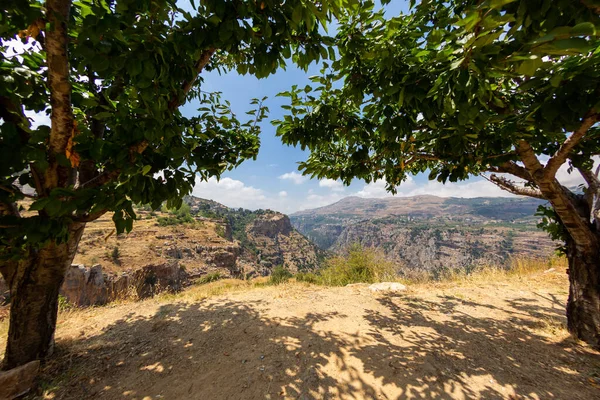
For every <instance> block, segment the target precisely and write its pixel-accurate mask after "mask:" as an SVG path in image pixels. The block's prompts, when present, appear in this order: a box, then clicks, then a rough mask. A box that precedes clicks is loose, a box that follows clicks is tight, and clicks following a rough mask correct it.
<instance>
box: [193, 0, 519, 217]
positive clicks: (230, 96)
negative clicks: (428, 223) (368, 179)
mask: <svg viewBox="0 0 600 400" xmlns="http://www.w3.org/2000/svg"><path fill="white" fill-rule="evenodd" d="M407 10H408V2H407V1H403V0H402V1H398V0H395V1H392V2H391V4H390V5H389V6H388V7H387V9H386V14H387V15H397V14H398V13H400V12H407ZM318 70H319V68H318V66H314V67H312V68H311V69H310V70H309V72H308V73H305V72H304V71H302V70H299V69H298V68H295V67H294V66H293V65H290V66H289V67H288V68H287V70H285V71H280V72H278V73H276V74H275V75H272V76H270V77H269V78H266V79H261V80H259V79H256V78H254V77H251V76H240V75H238V74H237V73H235V72H230V73H226V74H222V75H219V74H218V73H216V72H213V73H208V74H204V75H203V78H204V82H203V85H202V90H205V91H220V92H222V93H223V98H224V99H227V100H229V101H230V102H231V106H232V110H233V112H234V113H236V114H237V115H238V116H240V117H241V116H245V115H244V113H245V112H246V111H247V110H249V109H251V106H250V100H251V99H252V98H262V97H263V96H267V97H268V99H267V101H266V102H265V105H267V106H268V107H269V109H270V113H269V118H268V119H267V120H265V121H264V122H263V123H262V124H261V128H262V134H261V148H260V152H259V155H258V158H257V160H256V161H252V160H250V161H246V162H244V163H243V164H242V165H241V166H240V167H238V168H237V169H235V170H233V171H230V172H227V173H225V174H224V175H223V178H222V179H221V181H219V182H217V181H216V180H211V181H209V182H207V183H206V182H198V183H197V185H196V188H195V189H194V194H195V195H196V196H199V197H203V198H209V199H212V200H215V201H218V202H220V203H223V204H225V205H227V206H230V207H244V208H250V209H256V208H271V209H275V210H278V211H282V212H286V213H290V212H294V211H297V210H300V209H306V208H314V207H319V206H323V205H327V204H331V203H333V202H336V201H338V200H340V199H341V198H343V197H346V196H350V195H355V196H362V197H384V196H387V195H389V194H388V193H386V191H385V189H384V186H385V183H384V182H377V183H372V184H370V185H366V184H365V183H364V182H362V181H359V180H357V181H354V182H353V183H352V185H350V186H349V187H344V186H343V185H342V184H341V183H340V182H335V181H331V180H322V181H319V180H316V179H313V180H310V179H309V178H308V177H303V176H302V175H301V173H300V172H299V171H298V162H299V161H303V160H305V159H306V157H307V156H308V152H307V151H302V150H300V149H299V148H295V147H291V146H285V145H283V144H282V143H281V141H280V140H279V138H277V137H276V136H275V128H274V127H273V126H272V125H271V124H270V121H271V120H273V119H280V118H281V117H282V115H283V112H284V110H282V109H281V105H283V104H285V102H286V101H287V99H285V98H280V97H276V95H277V93H280V92H282V91H285V90H289V88H290V87H291V85H294V84H296V85H299V86H301V87H302V86H304V85H306V84H310V83H311V82H310V81H309V79H308V77H309V76H311V75H316V74H318ZM196 107H197V104H194V103H191V104H188V105H186V106H184V108H183V113H184V114H185V115H193V113H194V112H195V109H196ZM399 192H400V193H399V195H401V196H409V195H417V194H436V195H439V196H457V197H476V196H508V195H509V194H508V193H506V192H502V191H501V190H500V189H498V188H496V187H495V186H494V185H492V184H490V183H489V182H487V181H485V180H482V179H481V178H478V179H473V180H471V181H468V182H465V183H460V184H448V185H445V186H443V185H441V184H439V183H437V182H428V181H427V177H426V176H417V177H414V178H413V179H411V180H409V181H407V182H405V184H403V185H402V187H400V188H399Z"/></svg>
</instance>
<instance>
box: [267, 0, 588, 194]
mask: <svg viewBox="0 0 600 400" xmlns="http://www.w3.org/2000/svg"><path fill="white" fill-rule="evenodd" d="M383 3H388V1H384V2H383ZM412 3H413V4H412V11H411V13H410V14H409V15H400V16H397V17H393V18H386V17H385V16H384V13H383V10H380V11H376V10H375V7H374V3H373V2H372V1H368V2H365V4H364V6H363V7H361V8H360V9H358V10H355V11H354V12H352V13H350V14H349V15H347V16H345V17H344V18H342V20H341V23H340V27H339V31H338V34H337V37H336V44H337V49H338V51H339V57H338V59H337V60H336V61H334V62H333V63H331V64H330V65H327V64H326V66H325V68H324V69H323V71H322V74H321V75H320V76H315V77H313V78H312V81H313V82H314V83H315V84H316V87H315V88H312V87H306V88H298V87H296V86H295V87H293V89H292V90H291V91H289V92H286V93H283V94H282V95H283V96H287V97H289V98H290V100H291V105H290V106H289V107H288V110H289V115H286V116H285V118H284V119H283V120H281V121H275V124H276V125H277V126H278V135H280V136H281V137H282V140H283V141H284V142H285V143H287V144H294V145H300V146H302V148H309V149H310V150H311V155H310V157H309V158H308V160H307V161H305V162H303V163H301V164H300V169H302V170H303V171H304V172H305V173H306V174H311V175H313V176H317V177H320V178H321V177H328V178H334V179H342V180H343V181H344V182H345V183H347V184H348V183H349V182H350V181H351V179H353V178H355V177H358V178H363V179H365V180H366V181H367V182H369V181H372V180H377V179H385V180H386V181H387V183H388V189H390V190H394V187H395V186H396V185H398V184H400V183H401V182H402V181H403V180H404V179H406V176H407V175H408V174H415V173H419V172H425V171H429V173H430V175H429V177H430V179H437V180H439V181H441V182H446V181H448V180H449V181H457V180H461V179H466V178H467V177H468V176H470V175H473V174H479V173H481V172H484V171H492V172H505V173H506V172H509V173H513V174H515V173H518V175H517V176H518V177H519V179H522V180H525V181H526V182H527V184H528V185H529V186H530V187H532V188H533V189H536V190H532V191H531V192H530V193H529V194H536V195H537V194H538V192H537V188H538V185H537V184H536V183H535V182H534V179H531V176H530V174H528V173H525V172H524V171H523V170H522V169H521V168H514V167H515V165H516V163H517V162H520V161H522V154H521V155H520V154H519V151H518V149H517V147H518V146H517V145H518V144H519V143H520V141H523V140H524V141H526V142H527V143H528V144H529V146H530V147H531V148H532V150H533V152H534V153H535V155H536V156H537V157H538V158H540V159H541V160H544V158H548V157H551V156H553V155H554V154H555V153H556V152H557V151H558V150H559V148H560V147H561V145H562V144H563V143H564V142H565V141H566V139H567V137H569V136H570V135H571V133H572V132H574V131H577V130H578V129H580V128H582V125H583V124H584V123H586V121H587V126H586V127H585V128H589V129H586V132H585V138H583V139H582V140H581V141H579V142H578V143H577V145H576V146H575V147H574V148H573V149H570V151H569V154H568V160H569V162H570V163H571V165H572V166H573V167H580V168H583V169H586V170H589V169H590V168H591V167H592V164H593V161H592V157H593V156H594V155H595V154H598V153H600V141H599V140H598V133H599V131H598V128H597V127H596V126H592V125H593V124H595V122H596V121H597V113H598V111H599V109H600V102H599V96H598V95H599V82H600V79H599V74H600V69H599V68H598V65H599V61H600V48H599V47H598V44H599V42H598V31H597V29H598V27H599V24H600V19H599V17H598V13H597V12H598V8H597V7H596V8H595V7H593V6H591V5H589V4H588V3H591V2H587V1H571V0H532V1H515V0H487V1H437V0H424V1H422V2H420V3H419V4H418V5H416V6H415V5H414V1H413V2H412ZM586 118H587V120H586ZM557 161H558V160H557ZM519 165H520V164H519ZM509 166H510V167H511V168H510V169H511V170H510V171H509V170H508V169H509ZM554 172H556V171H554ZM504 183H506V184H507V185H508V184H510V182H508V181H505V182H504ZM503 188H506V187H503ZM521 194H527V193H521Z"/></svg>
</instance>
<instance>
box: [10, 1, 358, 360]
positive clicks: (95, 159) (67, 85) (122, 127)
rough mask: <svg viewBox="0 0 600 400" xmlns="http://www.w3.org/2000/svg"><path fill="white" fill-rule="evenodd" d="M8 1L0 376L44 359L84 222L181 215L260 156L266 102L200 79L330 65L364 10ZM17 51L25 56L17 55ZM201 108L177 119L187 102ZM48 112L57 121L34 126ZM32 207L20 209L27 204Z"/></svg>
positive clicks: (325, 4) (125, 226) (121, 227)
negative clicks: (335, 21) (332, 31)
mask: <svg viewBox="0 0 600 400" xmlns="http://www.w3.org/2000/svg"><path fill="white" fill-rule="evenodd" d="M182 3H184V2H183V1H182V2H176V1H175V0H46V1H44V2H43V1H40V0H29V1H23V0H6V1H4V2H3V3H2V7H1V9H0V273H1V274H2V276H3V277H4V279H5V280H6V282H7V283H8V286H9V288H10V293H11V301H12V302H11V310H10V313H11V316H10V327H9V333H8V340H7V350H6V352H5V360H4V366H3V367H4V368H13V367H15V366H18V365H22V364H25V363H27V362H29V361H32V360H34V359H39V358H44V357H46V356H48V355H49V354H51V352H52V348H53V338H54V330H55V326H56V317H57V310H58V291H59V288H60V285H61V283H62V281H63V279H64V275H65V272H66V270H67V268H68V267H69V265H70V263H71V261H72V260H73V257H74V255H75V252H76V250H77V245H78V243H79V240H80V238H81V235H82V232H83V230H84V229H85V224H86V223H87V222H90V221H93V220H95V219H97V218H99V217H100V216H102V215H103V214H105V213H107V212H113V220H114V222H115V226H116V230H117V232H118V233H121V232H124V231H130V230H131V229H132V227H133V221H134V219H135V218H136V215H135V213H134V209H133V204H150V205H151V207H152V209H157V208H159V207H160V205H161V204H162V203H163V202H164V201H166V202H167V207H168V208H175V209H178V208H179V207H180V206H181V201H182V197H183V196H184V195H185V194H188V193H189V192H190V191H191V189H192V187H193V185H194V184H195V182H196V180H197V179H202V180H206V179H209V178H210V177H217V178H218V177H219V176H220V175H221V173H222V172H224V171H225V170H228V169H231V168H234V167H236V166H238V165H239V164H240V163H241V162H242V161H244V160H246V159H250V158H255V157H256V155H257V152H258V146H259V138H258V135H259V131H260V122H261V121H262V120H263V119H264V118H265V117H266V113H267V111H268V110H267V107H266V106H265V105H264V104H263V101H264V100H265V99H255V100H254V101H253V102H252V104H253V105H254V106H255V107H254V108H255V109H254V110H251V111H249V112H248V114H249V115H247V116H244V118H239V117H238V116H236V115H235V114H234V113H233V112H232V111H231V109H230V107H229V102H228V101H227V100H226V99H221V97H220V94H219V93H207V92H205V91H203V90H202V82H203V72H204V71H218V72H221V73H228V72H230V71H237V72H238V73H241V74H249V75H253V76H255V77H258V78H264V77H266V76H269V75H270V74H272V73H274V72H275V71H276V70H277V69H279V68H282V67H284V66H285V65H286V63H287V62H289V61H292V62H293V63H295V64H297V65H298V66H299V67H301V68H306V67H307V65H308V64H309V63H310V62H312V61H318V60H320V59H321V58H325V57H329V56H331V55H333V52H332V51H330V50H329V47H330V46H329V45H330V44H331V40H330V39H329V38H328V37H327V36H326V33H325V28H326V24H327V22H328V21H330V20H331V18H332V17H333V15H335V14H339V12H340V11H341V10H342V8H344V7H347V6H348V5H349V4H352V3H356V0H325V1H321V2H319V3H314V2H312V1H307V0H286V1H281V0H258V1H256V0H200V1H193V0H190V2H189V3H190V5H191V7H186V8H182V7H180V5H181V4H182ZM15 52H16V53H17V54H16V55H15V54H14V53H15ZM185 103H189V104H190V105H193V106H194V107H196V108H197V111H196V112H195V113H193V115H189V114H188V113H186V115H184V114H182V112H181V111H180V106H182V105H184V104H185ZM36 114H37V115H38V116H39V114H46V115H47V116H48V117H49V119H50V123H42V124H32V120H31V116H32V115H36ZM26 197H27V198H30V199H31V201H29V202H22V200H24V199H25V198H26Z"/></svg>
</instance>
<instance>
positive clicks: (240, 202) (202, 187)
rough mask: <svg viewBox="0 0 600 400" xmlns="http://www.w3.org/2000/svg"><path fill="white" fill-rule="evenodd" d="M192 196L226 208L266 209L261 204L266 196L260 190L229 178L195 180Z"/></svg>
mask: <svg viewBox="0 0 600 400" xmlns="http://www.w3.org/2000/svg"><path fill="white" fill-rule="evenodd" d="M192 194H193V195H194V196H196V197H201V198H203V199H210V200H214V201H217V202H219V203H222V204H224V205H226V206H228V207H234V208H238V207H243V208H251V209H256V208H266V207H265V206H264V205H263V204H264V203H265V202H266V200H267V196H266V195H265V193H264V191H263V190H262V189H256V188H254V187H252V186H246V185H245V184H244V182H242V181H238V180H235V179H231V178H223V179H221V180H219V181H217V179H216V178H210V179H209V180H208V181H202V180H200V179H199V178H196V185H195V186H194V190H193V191H192Z"/></svg>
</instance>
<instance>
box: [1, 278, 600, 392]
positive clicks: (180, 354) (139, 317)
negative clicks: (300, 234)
mask: <svg viewBox="0 0 600 400" xmlns="http://www.w3.org/2000/svg"><path fill="white" fill-rule="evenodd" d="M219 284H222V283H216V284H215V285H219ZM211 285H212V284H211ZM194 290H195V289H191V291H190V292H187V293H183V294H181V295H179V296H171V297H162V298H159V299H152V300H148V301H144V302H140V303H124V304H118V305H112V306H109V307H102V308H93V309H88V310H84V311H74V312H66V313H65V312H63V313H62V314H61V317H60V319H61V321H60V326H59V328H58V332H57V344H58V347H57V353H56V355H55V357H54V358H53V361H51V362H50V363H48V364H47V365H46V367H45V369H44V372H43V381H42V384H41V386H40V389H39V390H38V397H35V396H34V397H32V398H48V399H140V400H142V399H143V400H148V399H199V400H200V399H201V400H212V399H215V400H217V399H477V398H483V399H598V398H600V354H599V353H597V352H595V351H593V350H591V349H590V348H589V347H587V346H585V345H583V344H581V343H577V342H576V341H574V340H572V339H571V338H570V337H569V335H568V334H567V332H566V330H565V328H564V324H565V318H564V304H565V301H566V296H567V283H566V279H565V276H564V272H560V273H559V272H555V273H550V274H537V275H534V276H531V277H528V278H526V279H524V278H514V279H510V280H506V281H500V282H455V283H447V284H443V285H418V286H413V287H409V290H408V291H406V292H403V293H401V294H387V295H385V294H384V295H382V294H373V293H371V292H370V291H368V290H367V289H366V287H365V286H353V287H344V288H322V287H316V286H306V285H304V284H299V283H289V284H284V285H281V286H277V287H263V288H252V289H248V290H237V291H234V292H231V291H230V292H227V293H225V294H221V295H218V296H214V297H210V298H207V299H200V297H198V296H195V295H194ZM199 299H200V300H199ZM3 340H4V338H2V337H0V342H3ZM0 346H3V343H0ZM42 393H43V394H42Z"/></svg>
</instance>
